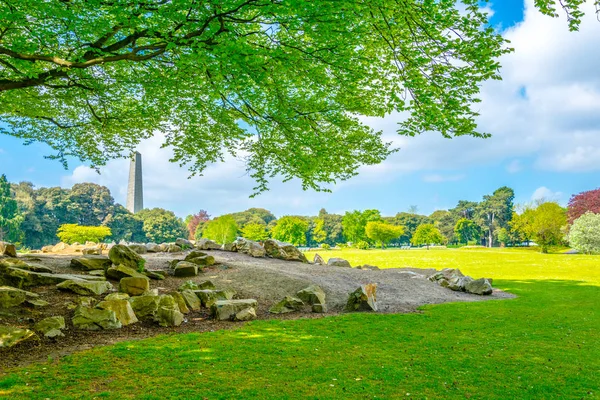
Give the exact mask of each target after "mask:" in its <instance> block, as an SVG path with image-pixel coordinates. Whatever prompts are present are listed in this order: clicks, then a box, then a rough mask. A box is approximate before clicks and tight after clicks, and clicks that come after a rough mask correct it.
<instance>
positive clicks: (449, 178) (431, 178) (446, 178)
mask: <svg viewBox="0 0 600 400" xmlns="http://www.w3.org/2000/svg"><path fill="white" fill-rule="evenodd" d="M465 177H466V175H465V174H459V175H440V174H429V175H424V176H423V182H428V183H441V182H457V181H460V180H463V179H465Z"/></svg>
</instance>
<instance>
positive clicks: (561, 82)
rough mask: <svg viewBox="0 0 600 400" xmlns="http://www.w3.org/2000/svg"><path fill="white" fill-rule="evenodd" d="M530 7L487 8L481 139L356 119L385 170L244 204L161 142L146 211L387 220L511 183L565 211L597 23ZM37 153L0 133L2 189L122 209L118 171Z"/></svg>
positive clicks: (594, 140)
mask: <svg viewBox="0 0 600 400" xmlns="http://www.w3.org/2000/svg"><path fill="white" fill-rule="evenodd" d="M532 4H533V0H526V1H525V4H524V3H523V1H522V0H501V1H500V0H496V2H495V3H491V5H490V9H491V12H493V16H492V18H491V23H492V24H493V25H494V26H495V27H496V29H498V30H499V31H501V32H502V33H503V35H504V36H505V37H507V38H508V39H509V40H510V41H511V46H512V47H513V48H514V49H515V51H514V52H513V53H512V54H509V55H506V56H505V57H503V59H502V60H501V63H502V66H503V69H502V76H503V81H500V82H497V81H494V82H488V83H486V84H485V85H484V86H483V88H482V99H483V102H482V103H481V104H480V105H479V107H480V113H481V117H480V119H479V121H478V123H479V125H480V129H481V130H483V131H486V132H489V133H491V134H492V135H493V136H492V137H491V138H489V139H485V140H483V139H474V138H458V139H452V140H448V139H443V138H442V137H441V136H440V135H438V134H433V133H432V134H427V135H422V136H420V137H417V138H405V137H399V136H398V135H396V134H395V130H396V125H397V122H398V121H399V119H400V118H401V116H398V115H390V116H388V117H386V118H383V119H375V118H372V119H371V118H370V119H367V120H366V121H367V122H368V123H369V124H370V125H371V126H372V127H373V128H375V129H377V130H382V131H383V132H384V134H385V135H386V137H387V138H389V139H393V140H394V142H395V143H396V144H397V146H398V147H400V149H401V150H400V151H399V152H398V153H396V154H394V155H393V156H392V157H390V158H389V159H388V160H387V161H385V162H384V163H383V164H380V165H378V166H374V167H369V168H364V169H362V170H361V174H360V175H359V176H357V177H355V178H353V179H352V180H349V181H347V182H343V183H340V184H338V185H337V186H335V187H334V188H333V193H327V194H326V193H315V192H311V191H309V192H304V191H302V189H301V188H300V185H299V184H298V182H288V183H286V184H282V183H279V182H273V183H272V184H271V190H270V191H269V192H267V193H265V194H262V195H260V196H258V197H256V198H252V199H251V198H249V195H250V194H251V193H252V187H253V186H254V184H253V181H252V179H251V178H250V177H248V176H247V175H246V173H245V169H244V165H243V163H242V162H240V161H237V160H234V159H232V160H228V161H227V162H226V163H222V164H217V165H212V166H210V167H209V168H208V169H207V170H206V171H205V174H204V176H202V177H195V178H192V179H188V173H187V171H186V170H185V169H182V168H180V167H179V166H178V165H175V164H170V163H169V162H168V161H167V160H168V159H169V158H170V152H169V150H168V149H160V138H158V137H157V138H154V139H151V140H149V141H146V142H144V143H142V145H141V146H140V149H139V151H140V152H141V153H142V154H143V158H144V163H143V168H144V190H145V196H144V197H145V198H144V202H145V206H146V207H163V208H167V209H171V210H173V211H175V212H176V213H177V214H178V215H180V216H182V217H183V216H185V215H187V214H190V213H193V212H197V211H198V210H199V209H206V210H207V211H208V212H209V213H210V214H211V215H219V214H223V213H227V212H233V211H239V210H244V209H246V208H248V207H264V208H268V209H270V210H272V211H273V212H274V213H275V214H276V215H278V216H281V215H286V214H304V215H314V214H316V213H317V212H318V210H319V209H320V208H321V207H325V208H326V209H327V210H328V211H330V212H343V211H346V210H352V209H366V208H377V209H380V210H381V211H382V213H383V214H385V215H393V214H395V213H396V212H399V211H406V210H407V209H408V208H409V207H410V206H411V205H417V206H418V209H419V212H421V213H424V214H429V213H431V212H433V211H435V210H436V209H445V208H449V207H453V206H454V205H455V204H456V202H457V201H458V200H460V199H465V200H479V199H481V197H482V196H483V195H484V194H487V193H491V192H492V191H493V190H494V189H496V188H498V187H500V186H504V185H507V186H510V187H512V188H513V189H514V190H515V192H516V197H517V198H516V201H517V202H519V203H525V202H528V201H531V200H534V199H538V198H547V199H553V200H557V201H559V202H561V203H563V204H564V203H566V202H567V201H568V199H569V197H570V196H571V194H573V193H578V192H581V191H583V190H589V189H594V188H596V187H598V186H600V184H599V181H600V179H598V177H599V172H600V171H599V170H600V74H599V73H598V71H600V51H598V37H600V22H598V21H597V20H596V18H595V15H594V7H593V5H592V4H588V5H587V6H586V11H587V16H586V18H584V21H583V23H582V25H581V29H580V31H579V32H575V33H571V32H569V31H568V29H567V23H566V18H565V17H564V15H561V18H558V19H552V18H548V17H545V16H542V15H541V14H540V13H539V12H537V11H536V10H535V9H533V7H532ZM47 154H50V151H49V150H48V149H47V148H46V147H45V146H43V145H32V146H23V145H22V142H21V141H19V140H17V139H14V138H11V137H8V136H3V135H0V173H5V174H6V175H7V177H8V179H9V180H10V181H13V182H14V181H21V180H27V181H30V182H33V183H34V184H35V185H36V186H63V187H70V186H72V185H73V184H74V183H78V182H88V181H91V182H96V183H99V184H102V185H106V186H108V187H109V189H110V190H111V192H112V194H113V196H114V197H115V200H116V201H117V202H120V203H123V204H124V203H125V193H126V187H127V173H128V162H127V161H126V160H117V161H112V162H110V163H109V164H108V165H107V166H106V167H105V168H103V169H102V170H101V174H100V175H98V174H97V173H96V172H94V171H92V170H90V169H89V168H87V167H85V166H83V165H78V164H77V163H76V162H75V163H72V164H71V165H70V169H69V170H64V169H63V168H62V166H61V165H60V164H59V163H57V162H56V161H50V160H46V159H44V157H43V156H44V155H47Z"/></svg>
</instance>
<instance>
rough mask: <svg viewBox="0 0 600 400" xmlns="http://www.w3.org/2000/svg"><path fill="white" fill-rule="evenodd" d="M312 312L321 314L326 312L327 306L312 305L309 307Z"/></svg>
mask: <svg viewBox="0 0 600 400" xmlns="http://www.w3.org/2000/svg"><path fill="white" fill-rule="evenodd" d="M311 310H312V312H314V313H319V314H323V313H326V312H327V305H326V304H325V303H323V304H313V305H312V307H311Z"/></svg>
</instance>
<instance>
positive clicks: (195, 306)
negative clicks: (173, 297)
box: [181, 289, 202, 311]
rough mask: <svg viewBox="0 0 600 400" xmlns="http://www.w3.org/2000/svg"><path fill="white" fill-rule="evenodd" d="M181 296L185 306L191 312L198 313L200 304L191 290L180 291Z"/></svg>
mask: <svg viewBox="0 0 600 400" xmlns="http://www.w3.org/2000/svg"><path fill="white" fill-rule="evenodd" d="M181 296H183V299H184V300H185V304H186V305H187V306H188V308H189V309H191V310H193V311H198V310H200V307H202V302H201V301H200V298H199V297H198V296H197V295H196V293H194V292H193V291H192V290H190V289H185V290H182V291H181Z"/></svg>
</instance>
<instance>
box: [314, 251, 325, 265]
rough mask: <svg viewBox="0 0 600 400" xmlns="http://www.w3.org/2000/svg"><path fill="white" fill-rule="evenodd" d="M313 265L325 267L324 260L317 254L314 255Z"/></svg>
mask: <svg viewBox="0 0 600 400" xmlns="http://www.w3.org/2000/svg"><path fill="white" fill-rule="evenodd" d="M313 264H318V265H325V260H323V257H321V256H320V255H319V254H317V253H315V256H314V258H313Z"/></svg>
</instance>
